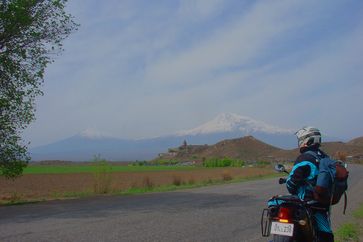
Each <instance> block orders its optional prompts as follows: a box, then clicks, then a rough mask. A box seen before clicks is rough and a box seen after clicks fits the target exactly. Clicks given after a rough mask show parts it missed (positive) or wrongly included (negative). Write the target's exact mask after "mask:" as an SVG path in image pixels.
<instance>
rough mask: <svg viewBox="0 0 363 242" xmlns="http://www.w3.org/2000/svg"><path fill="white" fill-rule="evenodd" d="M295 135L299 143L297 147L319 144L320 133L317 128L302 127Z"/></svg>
mask: <svg viewBox="0 0 363 242" xmlns="http://www.w3.org/2000/svg"><path fill="white" fill-rule="evenodd" d="M295 135H296V137H297V140H298V143H299V148H302V147H309V146H312V145H316V144H318V145H320V144H321V134H320V131H319V129H317V128H314V127H311V126H307V127H303V128H302V129H300V130H298V131H297V132H296V133H295Z"/></svg>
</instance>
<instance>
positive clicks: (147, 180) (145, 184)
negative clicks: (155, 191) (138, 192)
mask: <svg viewBox="0 0 363 242" xmlns="http://www.w3.org/2000/svg"><path fill="white" fill-rule="evenodd" d="M142 186H143V187H144V188H146V189H152V188H154V183H153V182H152V181H151V179H150V177H148V176H145V177H144V179H143V180H142Z"/></svg>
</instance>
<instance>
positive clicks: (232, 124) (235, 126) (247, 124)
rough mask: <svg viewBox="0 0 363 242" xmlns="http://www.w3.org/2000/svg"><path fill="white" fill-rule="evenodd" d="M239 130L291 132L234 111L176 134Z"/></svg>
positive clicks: (250, 131)
mask: <svg viewBox="0 0 363 242" xmlns="http://www.w3.org/2000/svg"><path fill="white" fill-rule="evenodd" d="M233 131H241V132H244V133H246V134H250V133H254V132H263V133H269V134H277V133H291V132H292V130H289V129H283V128H279V127H275V126H272V125H269V124H266V123H264V122H262V121H258V120H254V119H252V118H250V117H246V116H240V115H238V114H234V113H221V114H219V115H218V116H217V117H216V118H214V119H212V120H211V121H209V122H207V123H204V124H202V125H200V126H198V127H196V128H194V129H190V130H184V131H179V132H177V135H179V136H184V135H198V134H211V133H220V132H233Z"/></svg>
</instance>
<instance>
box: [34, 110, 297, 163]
mask: <svg viewBox="0 0 363 242" xmlns="http://www.w3.org/2000/svg"><path fill="white" fill-rule="evenodd" d="M249 135H253V136H254V137H255V138H257V139H259V140H261V141H263V142H265V143H268V144H271V145H272V146H275V147H279V148H283V149H292V148H295V147H296V143H297V142H296V137H295V136H294V132H293V131H292V130H290V129H283V128H279V127H275V126H272V125H269V124H266V123H264V122H261V121H257V120H254V119H252V118H249V117H244V116H240V115H237V114H229V113H223V114H220V115H218V116H217V117H216V118H214V119H213V120H211V121H209V122H206V123H205V124H202V125H200V126H198V127H196V128H193V129H190V130H184V131H179V132H176V133H175V134H171V135H167V136H161V137H156V138H148V139H139V140H132V139H120V138H113V137H108V136H105V135H102V134H100V133H97V132H92V131H89V130H86V131H84V132H81V133H79V134H76V135H74V136H72V137H69V138H67V139H64V140H61V141H57V142H54V143H51V144H48V145H44V146H39V147H35V148H32V149H30V154H31V157H32V160H34V161H38V160H71V161H89V160H91V159H92V158H93V156H94V155H101V157H103V158H105V159H107V160H112V161H131V160H149V159H153V158H155V157H156V156H157V155H158V154H159V153H162V152H165V151H167V150H168V148H171V147H177V146H180V145H181V144H182V143H183V141H184V140H186V141H187V143H189V144H209V145H211V144H215V143H217V142H219V141H221V140H225V139H234V138H239V137H243V136H249Z"/></svg>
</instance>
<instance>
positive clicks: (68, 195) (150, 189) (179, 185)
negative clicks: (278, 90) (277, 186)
mask: <svg viewBox="0 0 363 242" xmlns="http://www.w3.org/2000/svg"><path fill="white" fill-rule="evenodd" d="M280 176H281V174H279V173H272V174H268V175H256V176H250V177H245V178H232V177H229V176H228V175H226V176H225V177H223V178H222V179H208V180H205V181H202V182H194V181H193V180H190V181H187V182H179V181H178V180H174V181H173V184H169V185H162V186H155V185H154V184H153V183H152V182H151V181H148V180H145V181H143V186H142V187H131V188H129V189H126V190H118V191H117V190H116V191H115V190H114V191H112V190H110V191H108V192H107V193H98V192H96V191H94V190H93V191H91V190H90V191H83V192H64V193H54V194H53V195H52V197H51V198H39V199H32V200H24V199H21V198H20V197H17V195H16V194H15V195H14V199H12V200H10V201H7V202H1V201H0V205H5V206H10V205H21V204H27V203H37V202H42V201H48V200H63V199H76V198H83V197H91V196H99V195H104V196H108V195H137V194H144V193H154V192H168V191H176V190H183V189H191V188H198V187H206V186H211V185H222V184H231V183H239V182H247V181H254V180H263V179H269V178H274V177H280Z"/></svg>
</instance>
